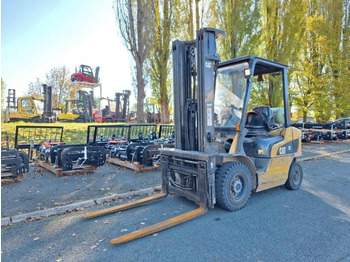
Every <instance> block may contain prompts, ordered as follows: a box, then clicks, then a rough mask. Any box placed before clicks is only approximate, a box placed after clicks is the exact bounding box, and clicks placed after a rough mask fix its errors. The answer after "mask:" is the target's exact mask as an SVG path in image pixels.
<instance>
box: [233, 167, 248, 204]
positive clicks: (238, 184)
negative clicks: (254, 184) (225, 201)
mask: <svg viewBox="0 0 350 262" xmlns="http://www.w3.org/2000/svg"><path fill="white" fill-rule="evenodd" d="M246 191H247V186H246V182H245V179H244V174H243V173H238V174H235V175H234V176H233V177H232V179H231V181H230V196H231V199H232V200H233V201H235V202H238V201H240V200H242V199H243V198H244V195H245V193H246Z"/></svg>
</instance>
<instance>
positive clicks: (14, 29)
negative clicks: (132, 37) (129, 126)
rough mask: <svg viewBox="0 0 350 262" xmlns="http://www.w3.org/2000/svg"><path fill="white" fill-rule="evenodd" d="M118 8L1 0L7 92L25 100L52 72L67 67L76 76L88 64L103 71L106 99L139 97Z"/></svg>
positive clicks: (89, 1)
mask: <svg viewBox="0 0 350 262" xmlns="http://www.w3.org/2000/svg"><path fill="white" fill-rule="evenodd" d="M112 6H113V0H1V78H2V79H3V80H4V82H5V84H6V86H7V88H12V89H16V96H21V95H24V94H25V93H26V92H27V90H28V84H29V83H30V82H34V81H35V80H36V78H37V77H39V78H40V79H41V80H42V81H44V80H45V74H46V73H48V72H49V71H50V69H52V68H54V67H60V66H63V65H65V66H66V67H67V68H68V69H69V70H70V72H71V73H74V71H75V67H78V66H79V65H80V64H85V65H89V66H91V67H92V68H93V70H94V68H95V66H100V76H99V77H100V82H101V83H102V88H103V91H102V94H103V96H104V97H107V96H108V97H110V98H114V93H115V92H121V91H122V90H124V89H129V90H131V91H132V92H133V88H132V84H131V83H132V76H131V70H130V68H131V59H130V56H129V53H128V51H127V50H126V48H125V47H124V46H123V42H122V40H121V37H120V36H119V33H118V30H117V24H116V18H115V13H114V10H113V8H112ZM97 91H98V90H96V92H97ZM6 92H7V91H6ZM6 96H7V93H6ZM133 97H134V95H132V98H133ZM131 102H133V101H131Z"/></svg>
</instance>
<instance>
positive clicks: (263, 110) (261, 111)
mask: <svg viewBox="0 0 350 262" xmlns="http://www.w3.org/2000/svg"><path fill="white" fill-rule="evenodd" d="M253 112H255V113H256V114H258V115H260V116H261V117H262V121H263V123H262V125H263V126H264V127H265V128H266V131H268V132H269V131H271V130H272V129H273V128H274V127H275V126H276V125H275V123H274V118H273V114H272V110H271V107H269V106H258V107H254V108H253Z"/></svg>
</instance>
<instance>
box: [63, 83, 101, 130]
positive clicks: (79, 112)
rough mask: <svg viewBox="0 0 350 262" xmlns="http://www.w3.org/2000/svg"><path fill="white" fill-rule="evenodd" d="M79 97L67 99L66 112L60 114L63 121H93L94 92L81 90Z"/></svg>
mask: <svg viewBox="0 0 350 262" xmlns="http://www.w3.org/2000/svg"><path fill="white" fill-rule="evenodd" d="M78 96H79V99H71V100H66V106H65V109H64V113H61V114H59V115H58V120H59V121H62V122H75V123H91V122H94V121H95V120H94V118H93V112H92V108H93V94H92V93H90V94H89V93H88V92H86V91H83V90H80V91H79V92H78Z"/></svg>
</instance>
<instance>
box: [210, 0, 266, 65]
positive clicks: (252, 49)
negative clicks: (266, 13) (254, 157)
mask: <svg viewBox="0 0 350 262" xmlns="http://www.w3.org/2000/svg"><path fill="white" fill-rule="evenodd" d="M259 8H260V6H259V2H258V1H257V0H249V1H240V0H229V1H226V0H213V1H212V2H211V3H210V5H209V13H210V16H209V17H208V24H209V27H217V28H219V29H221V30H224V31H225V32H226V38H225V39H223V40H222V41H220V42H219V52H220V55H221V57H222V58H223V59H224V60H228V59H233V58H235V57H237V56H242V55H247V54H251V55H258V53H259V49H258V48H257V47H258V46H259V44H260V40H259V36H260V29H259V21H260V18H261V14H260V10H259Z"/></svg>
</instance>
